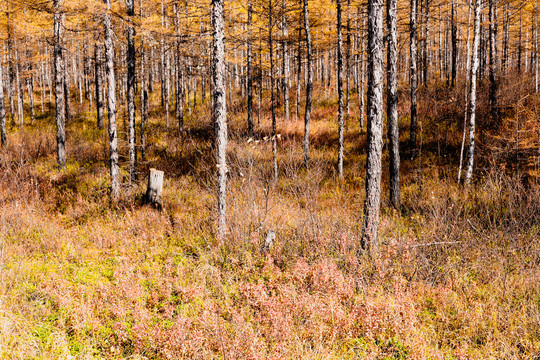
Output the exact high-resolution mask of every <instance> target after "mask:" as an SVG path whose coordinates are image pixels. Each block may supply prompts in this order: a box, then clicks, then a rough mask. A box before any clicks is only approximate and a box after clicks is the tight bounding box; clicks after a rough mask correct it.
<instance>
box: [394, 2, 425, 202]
mask: <svg viewBox="0 0 540 360" xmlns="http://www.w3.org/2000/svg"><path fill="white" fill-rule="evenodd" d="M426 6H427V5H426ZM386 24H387V26H388V34H387V37H386V38H387V41H388V51H387V61H386V67H387V70H386V83H387V93H386V94H387V102H386V106H387V110H386V111H387V119H388V140H389V142H390V149H389V151H390V203H391V204H392V206H394V207H395V208H396V209H399V207H400V203H401V198H400V188H399V187H400V185H399V161H400V159H399V123H398V89H397V71H398V69H397V56H398V54H397V0H387V3H386Z"/></svg>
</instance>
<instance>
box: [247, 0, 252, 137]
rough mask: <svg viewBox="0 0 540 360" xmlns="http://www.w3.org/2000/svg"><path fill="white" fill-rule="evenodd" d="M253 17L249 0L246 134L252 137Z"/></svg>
mask: <svg viewBox="0 0 540 360" xmlns="http://www.w3.org/2000/svg"><path fill="white" fill-rule="evenodd" d="M252 17H253V8H252V5H251V0H250V1H249V3H248V13H247V27H248V38H247V123H248V136H249V137H253V65H252V62H253V44H252V41H253V39H252V37H253V33H252V29H251V23H252Z"/></svg>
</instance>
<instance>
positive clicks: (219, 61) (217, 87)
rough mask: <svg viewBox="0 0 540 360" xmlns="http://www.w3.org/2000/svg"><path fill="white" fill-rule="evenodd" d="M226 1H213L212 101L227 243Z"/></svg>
mask: <svg viewBox="0 0 540 360" xmlns="http://www.w3.org/2000/svg"><path fill="white" fill-rule="evenodd" d="M223 8H224V0H212V27H213V29H212V31H213V34H212V83H213V88H212V98H213V118H214V124H215V128H216V136H215V151H216V163H217V164H216V165H217V210H218V214H217V215H218V229H217V237H218V239H220V240H223V239H224V237H225V235H226V232H227V105H226V94H225V70H226V64H225V34H224V28H225V24H224V18H223V10H224V9H223Z"/></svg>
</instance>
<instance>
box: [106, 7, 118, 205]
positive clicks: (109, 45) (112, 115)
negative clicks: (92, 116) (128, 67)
mask: <svg viewBox="0 0 540 360" xmlns="http://www.w3.org/2000/svg"><path fill="white" fill-rule="evenodd" d="M105 4H106V6H107V11H106V12H105V14H104V16H103V26H104V31H105V65H106V70H107V87H108V90H109V91H108V96H107V103H108V108H109V150H110V176H111V199H112V201H113V202H116V201H117V200H118V197H119V195H120V182H119V166H118V135H117V131H116V81H115V77H114V76H115V74H114V46H113V37H114V32H113V28H112V19H111V0H105Z"/></svg>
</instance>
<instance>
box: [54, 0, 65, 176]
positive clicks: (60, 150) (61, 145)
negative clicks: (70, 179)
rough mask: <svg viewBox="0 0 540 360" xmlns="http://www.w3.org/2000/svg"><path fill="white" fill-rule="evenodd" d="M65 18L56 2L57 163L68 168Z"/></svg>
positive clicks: (55, 0) (58, 3)
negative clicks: (64, 49)
mask: <svg viewBox="0 0 540 360" xmlns="http://www.w3.org/2000/svg"><path fill="white" fill-rule="evenodd" d="M64 18H65V15H64V13H63V12H61V11H60V0H54V87H55V91H54V95H55V101H56V161H57V164H58V168H59V169H61V170H63V169H65V168H66V118H65V115H66V111H65V100H64V94H65V93H64V54H63V46H64V43H63V41H64Z"/></svg>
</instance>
